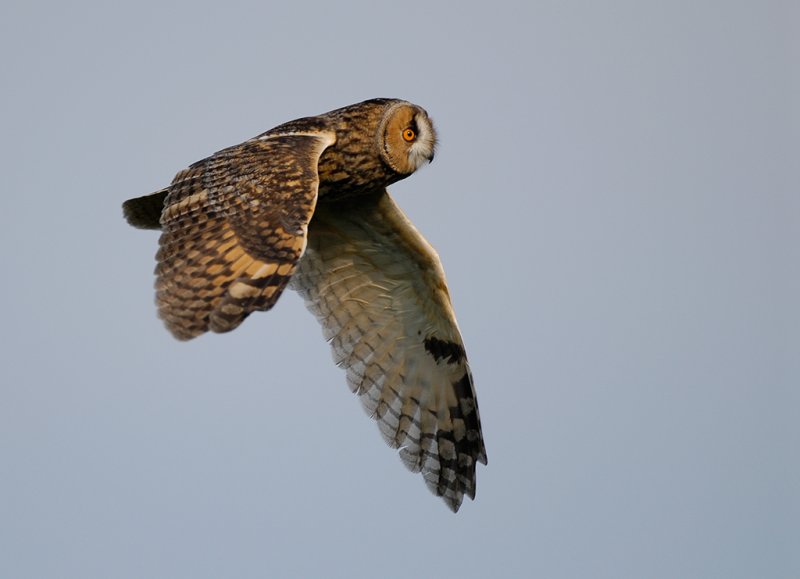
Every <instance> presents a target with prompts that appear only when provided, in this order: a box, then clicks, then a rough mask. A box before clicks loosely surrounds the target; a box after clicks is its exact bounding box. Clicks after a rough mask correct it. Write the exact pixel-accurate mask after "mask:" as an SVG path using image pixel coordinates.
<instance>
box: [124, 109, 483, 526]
mask: <svg viewBox="0 0 800 579" xmlns="http://www.w3.org/2000/svg"><path fill="white" fill-rule="evenodd" d="M435 146H436V132H435V130H434V128H433V124H432V122H431V120H430V118H429V117H428V114H427V113H426V112H425V110H424V109H422V108H421V107H419V106H417V105H414V104H411V103H409V102H406V101H402V100H397V99H373V100H368V101H364V102H361V103H358V104H355V105H351V106H347V107H344V108H340V109H337V110H333V111H330V112H328V113H325V114H322V115H319V116H314V117H306V118H301V119H297V120H294V121H290V122H288V123H284V124H282V125H279V126H277V127H275V128H274V129H271V130H269V131H267V132H266V133H263V134H261V135H259V136H257V137H254V138H252V139H250V140H248V141H245V142H244V143H242V144H239V145H235V146H233V147H229V148H227V149H223V150H221V151H219V152H217V153H214V154H213V155H211V156H210V157H207V158H206V159H203V160H202V161H198V162H197V163H194V164H193V165H191V166H189V167H188V168H187V169H184V170H182V171H180V172H179V173H178V174H177V175H176V176H175V179H174V180H173V181H172V184H170V185H169V186H168V187H166V188H164V189H162V190H160V191H157V192H156V193H152V194H150V195H146V196H144V197H138V198H135V199H130V200H128V201H126V202H125V203H124V204H123V213H124V216H125V218H126V219H127V221H128V223H130V224H131V225H132V226H134V227H138V228H143V229H160V230H161V231H162V233H161V238H160V240H159V250H158V253H157V255H156V261H157V266H156V271H155V274H156V283H155V287H156V303H157V306H158V314H159V316H160V317H161V319H163V320H164V322H165V324H166V326H167V328H168V329H169V331H170V332H172V334H173V335H174V336H175V337H176V338H178V339H180V340H188V339H191V338H194V337H196V336H199V335H200V334H203V333H204V332H208V331H209V330H210V331H212V332H229V331H231V330H233V329H234V328H236V327H237V326H238V325H239V324H241V323H242V322H243V321H244V319H245V318H246V317H248V316H249V315H250V314H251V313H253V312H256V311H266V310H269V309H270V308H271V307H272V306H273V305H274V304H275V302H276V301H277V299H278V298H279V297H280V295H281V293H282V292H283V290H284V289H285V288H286V287H287V286H289V287H291V288H293V289H294V290H295V291H297V292H298V293H299V294H300V295H301V296H302V297H303V299H304V300H305V303H306V306H307V307H308V309H309V310H310V311H311V312H312V313H313V314H314V315H315V316H316V317H317V319H318V320H319V322H320V324H321V325H322V328H323V333H324V336H325V338H326V339H327V340H328V342H329V343H330V344H331V346H332V348H333V355H334V359H335V362H336V364H337V365H338V366H340V367H341V368H343V369H344V370H345V371H346V373H347V383H348V385H349V386H350V389H351V390H352V391H353V392H354V393H356V394H357V395H358V397H359V399H360V400H361V402H362V404H363V406H364V409H365V410H366V412H367V413H368V414H369V416H371V417H372V418H373V419H375V420H376V421H377V423H378V426H379V429H380V432H381V434H382V435H383V437H384V439H385V440H386V442H387V443H388V444H389V445H390V446H392V447H393V448H397V449H399V454H400V457H401V459H402V461H403V463H404V464H405V465H406V466H407V467H408V468H409V469H410V470H412V471H414V472H419V473H421V474H422V477H423V479H424V480H425V483H426V485H427V486H428V488H429V489H430V490H431V491H433V493H434V494H436V495H438V496H441V497H442V498H443V499H444V501H445V502H446V504H447V505H448V506H449V507H450V508H451V509H452V510H453V511H454V512H455V511H457V510H458V508H459V507H460V506H461V502H462V500H463V497H464V495H465V494H466V495H467V496H469V497H470V498H472V499H474V498H475V465H476V462H481V463H483V464H486V449H485V447H484V442H483V435H482V432H481V422H480V417H479V414H478V403H477V400H476V398H475V390H474V387H473V382H472V375H471V373H470V369H469V365H468V364H467V358H466V354H465V352H464V345H463V342H462V339H461V335H460V333H459V329H458V324H457V323H456V318H455V315H454V313H453V308H452V306H451V303H450V296H449V294H448V290H447V284H446V283H445V277H444V271H443V270H442V265H441V263H440V261H439V257H438V255H437V254H436V252H435V251H434V249H433V248H432V247H431V246H430V245H429V244H428V243H427V241H426V240H425V239H424V238H423V237H422V235H421V234H420V233H419V232H418V231H417V230H416V228H415V227H414V226H413V225H412V224H411V222H410V221H409V220H408V218H407V217H406V216H405V214H404V213H403V212H402V211H401V210H400V208H399V207H398V206H397V205H396V204H395V202H394V200H393V199H392V198H391V197H390V195H389V193H388V192H387V191H386V187H387V186H389V185H391V184H392V183H394V182H396V181H399V180H401V179H405V178H406V177H408V176H409V175H411V174H412V173H414V172H415V171H416V170H417V169H418V168H419V167H421V166H422V165H424V164H425V163H428V162H430V161H432V160H433V156H434V149H435Z"/></svg>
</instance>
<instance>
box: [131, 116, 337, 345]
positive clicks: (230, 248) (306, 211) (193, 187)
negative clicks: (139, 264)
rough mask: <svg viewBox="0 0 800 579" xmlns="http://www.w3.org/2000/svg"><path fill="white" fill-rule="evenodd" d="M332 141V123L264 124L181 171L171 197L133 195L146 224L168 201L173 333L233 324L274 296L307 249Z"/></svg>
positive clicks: (166, 300) (161, 307) (164, 261)
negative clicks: (281, 130)
mask: <svg viewBox="0 0 800 579" xmlns="http://www.w3.org/2000/svg"><path fill="white" fill-rule="evenodd" d="M334 141H335V136H334V134H333V133H331V132H326V131H322V132H315V133H307V134H304V133H292V134H266V135H264V136H262V137H260V138H256V139H252V140H250V141H247V142H245V143H242V144H241V145H237V146H235V147H231V148H229V149H224V150H222V151H220V152H218V153H215V154H214V155H212V156H211V157H209V158H207V159H204V160H203V161H199V162H198V163H195V164H194V165H192V166H191V167H189V168H188V169H185V170H183V171H181V172H180V173H178V175H177V176H176V177H175V179H174V180H173V182H172V184H171V185H170V186H169V187H168V189H167V191H168V192H167V195H166V198H165V199H163V197H162V196H163V194H164V192H163V191H161V192H157V193H154V194H153V195H151V196H147V197H144V198H138V199H132V200H130V201H128V202H126V204H125V206H124V210H125V215H126V217H127V218H128V221H129V222H130V223H131V224H132V225H134V226H139V227H149V226H150V227H151V226H152V225H153V223H152V222H153V219H152V215H153V212H154V207H157V206H158V204H159V203H162V204H163V211H162V212H161V219H160V225H161V229H162V230H163V233H162V235H161V239H160V241H159V244H160V248H159V251H158V254H157V255H156V260H157V261H158V265H157V266H156V276H157V279H156V302H157V304H158V311H159V316H160V317H161V318H162V319H163V320H164V321H165V323H166V325H167V327H168V328H169V330H170V331H171V332H172V333H173V334H174V335H175V337H177V338H179V339H189V338H193V337H195V336H197V335H199V334H202V333H203V332H206V331H208V330H212V331H214V332H227V331H230V330H232V329H234V328H236V327H237V326H238V325H239V324H241V323H242V321H243V320H244V318H246V317H247V316H248V315H249V314H250V313H251V312H254V311H257V310H261V311H263V310H268V309H269V308H271V307H272V306H273V305H274V303H275V302H276V300H277V299H278V297H279V296H280V294H281V292H282V291H283V289H284V287H285V286H286V283H287V282H288V280H289V277H290V276H291V275H292V272H293V271H294V268H295V266H296V264H297V261H298V260H299V259H300V256H302V254H303V251H304V249H305V245H306V232H307V229H308V222H309V220H310V219H311V216H312V214H313V212H314V207H315V206H316V202H317V190H318V186H319V176H318V173H317V163H318V161H319V157H320V155H321V154H322V152H323V151H324V150H325V149H326V148H327V147H328V146H330V145H331V144H333V142H334ZM159 198H162V199H163V200H160V199H159Z"/></svg>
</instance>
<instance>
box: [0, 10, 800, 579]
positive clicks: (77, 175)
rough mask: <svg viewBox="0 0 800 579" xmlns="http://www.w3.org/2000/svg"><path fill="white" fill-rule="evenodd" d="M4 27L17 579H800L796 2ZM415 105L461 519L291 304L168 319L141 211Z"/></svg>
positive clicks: (412, 186) (11, 482) (123, 19)
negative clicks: (464, 481) (335, 121)
mask: <svg viewBox="0 0 800 579" xmlns="http://www.w3.org/2000/svg"><path fill="white" fill-rule="evenodd" d="M288 4H290V3H289V2H274V3H273V2H266V1H263V2H257V3H255V2H254V3H250V4H248V3H237V2H206V1H199V2H161V1H159V2H149V1H147V2H131V3H126V4H121V3H111V2H96V3H92V2H80V1H79V2H44V3H32V2H21V1H19V0H12V1H11V2H4V3H3V5H2V7H0V49H2V50H1V52H0V53H1V54H2V56H1V57H0V59H1V62H2V91H0V104H2V106H0V115H1V117H2V124H1V125H0V126H1V127H2V139H0V148H2V155H0V159H1V160H0V162H1V163H2V172H1V173H0V175H1V176H0V182H1V183H2V192H1V194H0V217H1V218H2V224H3V225H2V228H0V236H2V243H1V244H0V251H1V252H2V265H3V269H4V273H3V278H2V279H3V283H2V286H0V292H2V293H1V294H0V296H1V297H2V303H4V304H5V312H4V314H3V319H2V324H0V335H1V337H2V347H1V348H0V577H3V578H9V579H12V578H13V579H25V578H31V579H44V578H81V579H88V578H103V579H106V578H114V579H116V578H121V579H126V578H131V579H133V578H143V577H146V578H149V579H154V578H184V577H185V578H193V579H196V578H219V577H236V578H245V579H246V578H257V577H292V576H296V577H301V576H306V577H406V578H407V577H546V578H586V577H592V578H628V577H630V578H637V579H638V578H676V577H679V578H682V579H690V578H698V579H700V578H702V579H708V578H726V579H730V578H753V577H759V578H781V579H783V578H786V579H789V578H796V577H798V576H800V550H798V545H800V458H799V457H800V454H799V453H798V446H799V445H800V426H799V425H798V414H799V413H800V330H799V329H800V305H798V304H799V303H800V169H799V168H798V167H799V165H800V40H798V39H800V34H798V26H799V25H800V9H799V8H798V4H797V3H796V2H791V1H786V2H777V1H776V2H727V1H725V2H723V1H720V2H710V1H699V2H698V1H678V2H639V1H629V2H623V1H616V2H603V3H600V2H560V1H548V2H519V3H512V2H484V3H469V2H465V3H458V4H456V3H455V2H452V3H448V4H445V3H436V2H430V1H426V2H415V1H407V2H391V3H389V2H360V3H349V4H346V5H342V6H340V5H338V3H335V2H316V3H304V2H292V3H291V6H288ZM376 96H387V97H400V98H405V99H408V100H411V101H413V102H416V103H418V104H420V105H422V106H423V107H425V108H426V109H427V110H428V111H429V113H430V114H431V116H432V117H433V118H434V120H435V122H436V124H437V127H438V130H439V134H440V136H441V146H440V148H439V149H438V151H437V155H436V161H435V162H434V163H433V164H432V165H431V166H429V167H426V168H424V169H423V170H421V171H420V172H419V173H417V174H416V175H414V176H412V177H411V178H409V179H407V180H406V181H404V182H402V183H398V184H397V185H395V186H393V187H392V188H391V190H392V192H393V193H394V195H395V198H396V199H397V201H398V202H399V204H400V205H401V206H402V207H403V208H404V209H405V210H406V212H407V213H408V214H409V216H410V217H411V218H412V219H413V221H414V222H415V223H416V225H417V226H418V227H419V228H420V230H421V231H422V232H423V233H424V234H425V235H426V236H427V237H428V239H429V240H430V241H431V243H432V244H433V245H434V246H435V247H436V248H437V249H438V250H439V253H440V255H441V257H442V260H443V262H444V265H445V269H446V271H447V275H448V279H449V282H450V286H451V292H452V296H453V300H454V304H455V307H456V311H457V313H458V318H459V322H460V325H461V328H462V331H463V334H464V339H465V342H466V345H467V351H468V353H469V356H470V360H471V363H472V368H473V372H474V376H475V381H476V386H477V390H478V397H479V401H480V408H481V414H482V419H483V427H484V433H485V438H486V446H487V450H488V456H489V465H488V467H483V466H482V465H480V466H479V468H478V496H477V500H476V501H475V502H470V501H467V503H465V504H464V506H463V507H462V509H461V511H460V512H459V513H458V514H457V515H453V514H452V513H451V512H450V511H449V510H448V509H447V508H446V506H445V505H444V503H442V502H441V501H440V500H439V499H436V498H435V497H433V496H432V495H431V494H430V493H429V492H428V490H427V489H426V488H425V486H424V484H423V482H422V480H421V477H419V476H418V475H412V474H409V473H408V472H407V471H406V470H405V468H404V467H403V466H402V464H401V462H400V460H399V458H398V457H397V456H396V452H395V451H392V450H390V449H389V448H388V447H386V446H385V445H384V443H383V441H382V439H381V437H380V435H379V433H378V430H377V428H376V426H375V424H374V423H372V422H371V421H370V420H368V419H367V418H366V417H365V416H364V415H363V412H362V410H361V408H360V404H359V402H358V401H357V399H356V398H355V397H354V396H353V395H351V394H350V393H349V391H348V388H347V386H346V384H345V377H344V372H342V371H341V370H340V369H338V368H336V367H335V366H334V365H333V363H332V362H331V354H330V352H329V348H328V346H327V345H326V343H325V341H324V340H323V338H322V334H321V330H320V328H319V327H318V325H317V322H316V321H315V320H314V319H313V317H312V316H311V315H310V314H309V313H308V312H307V311H306V310H305V308H304V307H303V304H302V302H301V301H300V299H299V298H298V296H297V295H295V294H294V293H291V292H289V293H287V295H285V296H284V297H282V298H281V300H280V302H279V303H278V305H277V306H276V307H275V309H274V310H273V311H271V312H269V313H267V314H257V315H254V316H252V317H251V318H250V319H248V320H247V321H246V322H245V323H244V325H243V326H242V327H241V328H239V329H238V330H237V331H235V332H233V333H231V334H228V335H209V336H203V337H202V338H200V339H197V340H194V341H192V342H189V343H179V342H177V341H175V340H174V339H173V338H172V337H171V336H170V335H169V334H168V333H167V332H166V331H165V329H164V328H163V326H162V324H161V322H160V321H159V320H158V319H157V318H156V315H155V307H154V304H153V276H152V271H153V266H154V253H155V251H156V246H157V237H158V236H157V234H156V233H154V232H143V231H137V230H134V229H131V228H129V227H128V226H127V225H126V224H125V222H124V221H123V219H122V215H121V209H120V204H121V203H122V201H123V200H125V199H127V198H129V197H133V196H138V195H142V194H145V193H148V192H151V191H154V190H156V189H158V188H160V187H162V186H164V185H166V184H168V183H169V182H170V180H171V179H172V177H173V175H174V174H175V173H176V172H177V171H178V170H180V169H182V168H183V167H184V166H186V165H187V164H189V163H191V162H193V161H196V160H198V159H201V158H203V157H204V156H206V155H208V154H210V153H212V152H214V151H216V150H218V149H221V148H223V147H225V146H228V145H232V144H236V143H238V142H240V141H242V140H244V139H246V138H249V137H251V136H254V135H256V134H258V133H260V132H262V131H264V130H266V129H269V128H271V127H273V126H275V125H277V124H279V123H281V122H283V121H287V120H290V119H293V118H297V117H300V116H306V115H310V114H316V113H322V112H325V111H328V110H330V109H333V108H337V107H339V106H343V105H347V104H350V103H353V102H358V101H361V100H364V99H367V98H371V97H376Z"/></svg>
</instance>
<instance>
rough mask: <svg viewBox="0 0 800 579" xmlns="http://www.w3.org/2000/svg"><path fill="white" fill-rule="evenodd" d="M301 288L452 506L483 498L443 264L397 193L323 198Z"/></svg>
mask: <svg viewBox="0 0 800 579" xmlns="http://www.w3.org/2000/svg"><path fill="white" fill-rule="evenodd" d="M291 287H293V288H294V289H296V290H297V291H298V292H299V293H300V294H301V295H302V296H303V298H304V299H305V302H306V305H307V307H308V308H309V310H310V311H311V312H312V313H313V314H314V315H315V316H316V317H317V318H318V319H319V321H320V322H321V324H322V327H323V333H324V335H325V337H326V339H328V340H329V341H330V344H331V346H332V348H333V354H334V360H335V361H336V363H337V364H338V365H340V366H341V367H343V368H344V369H345V370H346V373H347V382H348V385H349V386H350V388H351V390H353V392H355V393H356V394H358V396H359V398H360V400H361V403H362V405H363V406H364V409H365V410H366V411H367V413H368V414H369V415H370V416H371V417H372V418H374V419H375V420H376V421H377V422H378V426H379V429H380V432H381V435H382V436H383V438H384V439H385V440H386V442H387V443H388V444H389V445H390V446H392V447H395V448H399V449H400V456H401V458H402V460H403V463H404V464H405V465H406V466H407V467H408V468H409V469H410V470H412V471H415V472H421V473H422V476H423V478H424V480H425V482H426V484H427V486H428V487H429V488H430V489H431V490H432V491H433V492H434V493H435V494H437V495H439V496H442V497H443V498H444V500H445V502H446V503H447V504H448V505H449V506H450V508H451V509H452V510H454V511H456V510H458V508H459V506H460V505H461V502H462V500H463V496H464V495H465V494H466V495H467V496H469V497H470V498H474V496H475V463H476V462H482V463H484V464H485V463H486V450H485V447H484V443H483V436H482V434H481V426H480V417H479V413H478V405H477V401H476V399H475V391H474V388H473V384H472V375H471V373H470V369H469V365H468V363H467V359H466V355H465V353H464V345H463V342H462V339H461V335H460V333H459V330H458V325H457V323H456V319H455V315H454V313H453V309H452V306H451V303H450V296H449V294H448V291H447V285H446V282H445V278H444V272H443V270H442V267H441V263H440V262H439V258H438V256H437V255H436V252H435V251H434V250H433V248H431V246H430V245H429V244H428V243H427V242H426V241H425V239H424V238H423V237H422V236H421V235H420V234H419V232H418V231H417V230H416V229H415V228H414V226H413V225H412V224H411V223H410V222H409V221H408V219H407V218H406V217H405V215H404V214H403V213H402V211H401V210H400V209H399V208H398V207H397V205H395V203H394V202H393V201H392V199H391V197H390V196H389V194H388V193H386V192H385V191H380V192H376V193H374V194H370V195H369V196H366V197H359V198H358V199H355V200H351V201H339V202H321V203H319V204H318V206H317V209H316V212H315V216H314V219H313V221H312V222H311V225H310V229H309V236H308V247H307V250H306V253H305V255H304V257H303V258H302V259H301V260H300V263H299V264H298V267H297V270H296V272H295V274H294V277H293V278H292V281H291Z"/></svg>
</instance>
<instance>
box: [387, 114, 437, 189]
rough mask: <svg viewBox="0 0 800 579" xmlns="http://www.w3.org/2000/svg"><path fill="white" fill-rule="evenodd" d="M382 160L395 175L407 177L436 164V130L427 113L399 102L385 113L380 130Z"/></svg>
mask: <svg viewBox="0 0 800 579" xmlns="http://www.w3.org/2000/svg"><path fill="white" fill-rule="evenodd" d="M378 141H379V142H380V143H381V144H382V147H381V156H382V157H383V160H384V161H386V163H387V164H388V165H389V166H390V167H391V168H392V169H394V170H395V171H396V172H398V173H400V174H401V175H403V176H408V175H410V174H411V173H413V172H414V171H416V170H417V169H419V168H420V167H421V166H422V164H423V163H424V162H426V161H432V160H433V154H434V149H435V148H436V130H435V129H434V128H433V123H432V122H431V120H430V118H429V117H428V113H426V112H425V109H423V108H421V107H418V106H416V105H412V104H411V103H407V102H398V103H395V104H394V105H392V106H390V107H389V108H388V109H387V110H386V112H385V113H384V116H383V120H382V122H381V124H380V126H379V129H378Z"/></svg>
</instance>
